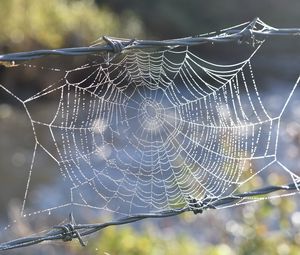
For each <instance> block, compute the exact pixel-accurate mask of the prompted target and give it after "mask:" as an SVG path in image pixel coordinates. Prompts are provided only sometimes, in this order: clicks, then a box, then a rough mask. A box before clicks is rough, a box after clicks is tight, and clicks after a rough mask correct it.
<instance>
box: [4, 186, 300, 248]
mask: <svg viewBox="0 0 300 255" xmlns="http://www.w3.org/2000/svg"><path fill="white" fill-rule="evenodd" d="M299 189H300V183H290V184H288V185H283V186H267V187H264V188H260V189H255V190H252V191H249V192H244V193H239V194H234V195H231V196H227V197H224V198H217V197H213V198H212V197H206V198H204V199H203V200H200V201H197V200H195V199H191V201H190V204H189V205H188V206H186V207H183V208H181V209H174V210H166V211H161V212H154V213H145V214H136V215H133V216H128V217H124V218H120V219H117V220H114V221H109V222H105V223H99V224H76V223H75V220H74V218H73V216H72V214H70V222H69V223H67V224H62V225H59V226H54V227H53V228H52V229H51V230H49V231H48V232H47V233H45V234H44V235H35V236H30V237H23V238H19V239H16V240H12V241H8V242H5V243H2V244H0V251H5V250H10V249H15V248H22V247H26V246H31V245H35V244H39V243H41V242H44V241H53V240H62V241H65V242H66V241H72V240H73V239H78V240H79V242H80V244H81V245H82V246H85V245H86V243H85V242H84V241H83V239H82V237H84V236H87V235H90V234H92V233H95V232H98V231H100V230H102V229H104V228H107V227H109V226H116V225H123V224H128V223H133V222H136V221H140V220H144V219H150V218H165V217H172V216H176V215H179V214H182V213H185V212H193V213H194V214H198V213H203V212H204V211H205V210H209V209H218V208H221V207H224V206H228V205H233V204H235V203H238V202H239V201H241V200H243V199H245V198H253V199H255V197H257V196H261V195H267V194H270V193H273V192H278V191H296V190H298V191H299Z"/></svg>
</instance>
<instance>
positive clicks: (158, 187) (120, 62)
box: [0, 23, 299, 217]
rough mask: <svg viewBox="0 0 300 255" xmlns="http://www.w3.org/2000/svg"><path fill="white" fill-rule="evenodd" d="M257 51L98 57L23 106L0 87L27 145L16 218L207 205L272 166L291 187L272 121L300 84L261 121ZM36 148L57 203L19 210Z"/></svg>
mask: <svg viewBox="0 0 300 255" xmlns="http://www.w3.org/2000/svg"><path fill="white" fill-rule="evenodd" d="M247 25H248V24H243V25H242V26H240V27H235V28H241V29H243V28H244V27H246V26H247ZM257 26H261V30H260V31H264V30H265V29H268V28H270V27H268V26H266V25H265V24H263V23H258V24H257ZM220 37H222V34H221V35H220ZM262 45H263V41H256V43H255V45H254V47H252V48H251V51H252V52H251V53H250V54H248V56H247V57H245V58H244V59H243V60H242V61H237V62H236V63H231V64H222V63H218V62H214V61H208V60H205V59H204V58H202V57H201V54H197V53H196V51H193V49H192V47H190V46H180V47H168V48H161V49H158V48H148V49H135V50H128V51H126V52H124V53H121V54H117V55H114V56H113V58H111V56H109V54H107V55H108V59H106V61H105V58H102V56H99V59H100V60H96V61H92V62H89V63H87V64H85V65H83V66H80V67H77V68H75V69H72V70H67V71H62V70H59V69H56V70H53V72H58V73H60V74H61V73H62V76H61V78H60V79H59V80H58V82H56V83H54V84H51V85H50V86H48V87H47V88H45V89H44V90H42V91H40V92H38V93H36V94H35V95H33V96H30V97H29V98H27V99H20V98H19V97H17V96H16V95H14V94H13V93H12V92H9V91H8V89H7V88H5V87H4V86H3V85H0V86H1V88H2V89H3V90H5V91H7V92H9V93H10V94H11V95H12V96H14V97H15V98H16V99H17V100H18V101H20V102H21V103H22V105H23V106H24V107H25V109H26V112H27V114H28V116H29V119H30V122H31V124H32V130H33V134H34V139H35V149H34V154H33V160H32V164H31V168H30V169H29V173H28V180H27V187H26V192H25V196H24V202H23V206H22V210H21V211H22V215H23V217H25V216H26V217H28V216H32V215H36V214H39V213H43V212H51V211H55V210H58V209H61V208H63V207H66V208H71V209H70V210H72V211H75V210H76V208H80V209H81V210H82V209H91V210H95V211H98V210H105V211H110V212H113V213H117V214H122V215H125V216H130V215H135V214H139V213H151V212H158V211H166V210H175V209H180V208H185V207H189V206H190V203H191V199H196V200H197V201H201V200H203V199H206V200H207V199H210V198H211V199H212V201H214V202H215V201H218V200H222V199H224V198H226V197H229V196H232V195H234V194H236V193H238V192H241V191H245V189H246V188H247V183H249V182H250V181H251V180H252V178H254V177H255V176H257V175H264V174H265V171H267V170H268V169H269V168H270V167H273V166H274V165H277V167H279V168H281V170H282V172H284V174H285V175H286V176H287V178H289V179H290V182H292V183H294V184H295V187H298V182H299V176H298V175H297V174H296V173H295V172H293V171H292V170H290V169H289V168H288V167H286V166H285V165H284V164H283V163H282V162H281V161H280V160H279V159H278V157H277V154H278V140H279V131H280V128H281V117H282V115H283V114H284V111H285V108H286V106H287V104H288V103H289V100H290V98H291V96H292V95H293V93H294V91H295V89H296V87H297V85H298V83H299V79H298V80H297V81H295V85H294V87H293V88H292V91H291V93H290V95H289V96H288V97H287V98H286V101H285V104H283V106H282V109H281V111H280V112H279V113H278V114H277V115H276V116H273V115H272V114H270V113H269V111H268V110H267V109H266V107H265V104H264V102H263V99H262V98H261V96H260V92H259V88H258V85H257V84H256V77H255V71H254V68H252V64H251V63H252V59H253V58H254V57H255V55H256V53H257V52H259V50H260V47H261V46H262ZM249 47H250V46H249ZM105 56H106V55H105V54H104V57H105ZM23 67H25V68H28V69H30V68H35V67H33V66H30V65H28V64H26V65H22V68H23ZM14 68H21V67H20V66H17V67H14ZM52 94H55V97H56V98H58V100H57V104H56V107H55V110H54V111H53V113H52V114H51V116H47V120H41V119H39V118H37V117H35V116H33V115H32V114H31V111H30V106H31V105H32V104H34V103H35V102H40V101H42V100H44V98H47V97H49V95H52ZM41 129H43V130H47V132H48V138H49V139H48V140H47V141H46V142H45V140H44V139H43V138H42V137H41V135H40V133H39V132H40V130H41ZM38 151H43V152H44V153H46V154H47V155H48V156H49V157H50V158H51V160H53V162H55V164H56V166H57V168H58V169H59V172H58V175H59V176H60V177H59V179H60V180H62V182H63V183H65V186H66V187H67V189H66V190H67V192H66V194H64V196H65V197H66V199H65V200H64V202H62V203H61V204H58V205H55V206H52V207H50V208H42V209H41V210H39V211H34V212H27V209H26V208H27V202H28V200H29V198H28V196H29V193H30V185H31V178H33V176H34V174H35V171H33V169H34V165H35V161H36V158H37V157H38V155H37V154H38V153H37V152H38ZM244 187H245V189H243V188H244ZM290 193H291V194H295V193H297V190H296V192H295V191H293V193H292V192H290ZM285 195H286V193H285ZM257 199H258V200H259V199H261V197H260V198H255V197H245V198H242V199H240V200H239V201H238V202H237V203H234V205H237V204H242V203H247V202H249V201H253V200H257ZM219 207H222V206H219Z"/></svg>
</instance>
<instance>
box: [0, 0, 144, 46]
mask: <svg viewBox="0 0 300 255" xmlns="http://www.w3.org/2000/svg"><path fill="white" fill-rule="evenodd" d="M0 15H1V19H0V27H1V33H0V45H2V46H5V47H6V48H8V50H13V51H25V50H28V49H31V50H33V49H36V48H41V47H46V48H57V47H63V46H68V47H70V46H78V45H80V46H82V45H88V44H90V43H91V42H92V41H94V40H96V39H97V36H102V35H111V36H121V35H123V34H124V33H126V34H127V36H129V35H130V36H132V37H135V36H138V35H139V34H140V33H141V31H142V29H141V24H140V23H139V21H138V20H137V19H136V17H135V16H134V14H133V13H132V12H124V13H123V15H117V14H115V13H113V12H112V11H111V10H109V9H108V8H106V7H105V6H102V7H101V8H99V7H98V6H97V5H96V4H95V3H94V1H92V0H81V1H78V0H73V1H71V0H51V1H41V0H26V1H24V0H2V1H1V8H0Z"/></svg>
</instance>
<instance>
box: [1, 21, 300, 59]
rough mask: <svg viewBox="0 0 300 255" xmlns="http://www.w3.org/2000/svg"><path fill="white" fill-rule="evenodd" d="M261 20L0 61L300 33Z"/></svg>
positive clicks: (108, 39) (10, 56) (7, 56)
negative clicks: (187, 34)
mask: <svg viewBox="0 0 300 255" xmlns="http://www.w3.org/2000/svg"><path fill="white" fill-rule="evenodd" d="M258 21H260V19H259V18H255V19H254V20H253V21H252V22H250V23H249V24H248V26H247V27H245V28H243V29H229V30H225V31H221V32H220V34H218V33H216V34H214V35H209V36H191V37H185V38H179V39H171V40H162V41H156V40H137V39H123V38H114V37H107V36H103V37H102V39H103V40H102V41H103V42H104V44H98V43H96V44H94V45H92V46H88V47H75V48H61V49H50V50H35V51H29V52H17V53H9V54H3V55H0V63H1V62H11V61H26V60H32V59H37V58H41V57H45V56H55V55H60V56H82V55H89V54H96V53H101V52H102V53H103V52H111V53H121V52H123V51H124V50H134V49H142V48H153V47H167V48H168V47H176V46H193V45H200V44H205V43H225V42H255V40H264V39H266V38H268V37H272V36H300V28H281V29H278V28H273V27H270V26H268V25H266V27H265V28H264V29H263V30H260V29H256V28H255V25H256V24H257V23H258ZM261 23H263V22H261Z"/></svg>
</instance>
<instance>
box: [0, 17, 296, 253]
mask: <svg viewBox="0 0 300 255" xmlns="http://www.w3.org/2000/svg"><path fill="white" fill-rule="evenodd" d="M258 20H259V19H258V18H256V19H254V20H253V21H252V22H250V23H249V24H248V25H247V26H246V27H245V28H243V29H229V30H225V31H222V32H221V33H220V34H217V33H216V34H214V35H210V36H193V37H186V38H180V39H172V40H163V41H156V40H135V39H121V38H113V37H106V36H103V38H102V39H103V41H104V42H105V44H100V45H99V44H95V45H92V46H89V47H76V48H62V49H53V50H35V51H30V52H18V53H9V54H4V55H0V64H1V63H2V64H5V62H14V61H26V60H32V59H37V58H41V57H45V56H50V55H62V56H80V55H88V54H97V53H101V52H112V53H122V52H123V51H124V50H134V49H141V48H153V47H176V46H192V45H199V44H205V43H224V42H235V41H237V42H241V43H243V42H248V43H255V41H256V40H264V39H266V38H268V37H271V36H300V28H286V29H277V28H272V27H270V26H266V27H265V28H264V29H263V30H258V29H256V28H255V25H256V23H257V22H258ZM296 190H297V191H300V182H294V183H290V184H288V185H283V186H268V187H264V188H260V189H255V190H252V191H249V192H244V193H238V194H233V195H230V196H226V197H221V198H220V197H205V198H203V199H202V200H197V199H196V198H192V197H188V203H187V205H186V206H185V207H183V208H180V209H173V210H166V211H159V212H154V213H145V214H136V215H132V216H127V217H124V218H120V219H117V220H114V221H109V222H105V223H99V224H77V223H76V222H75V219H74V217H73V214H72V213H70V215H69V222H68V223H66V224H61V225H58V226H53V227H52V229H50V230H49V231H48V232H45V233H44V234H36V235H32V236H29V237H22V238H18V239H15V240H12V241H8V242H4V243H0V251H5V250H10V249H15V248H22V247H26V246H31V245H35V244H39V243H42V242H44V241H54V240H62V241H65V242H67V241H72V240H73V239H78V241H79V242H80V244H81V245H82V246H85V245H86V243H85V242H84V240H83V237H84V236H87V235H90V234H92V233H95V232H98V231H100V230H102V229H104V228H107V227H109V226H114V225H123V224H128V223H133V222H136V221H140V220H143V219H150V218H164V217H172V216H176V215H179V214H182V213H185V212H193V213H194V214H199V213H200V214H201V213H203V212H204V211H205V210H210V209H219V208H222V207H227V206H231V205H234V204H238V203H240V202H243V201H244V200H245V199H251V198H252V199H254V200H257V199H258V198H257V197H258V196H262V195H267V194H270V193H273V192H278V191H296Z"/></svg>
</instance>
